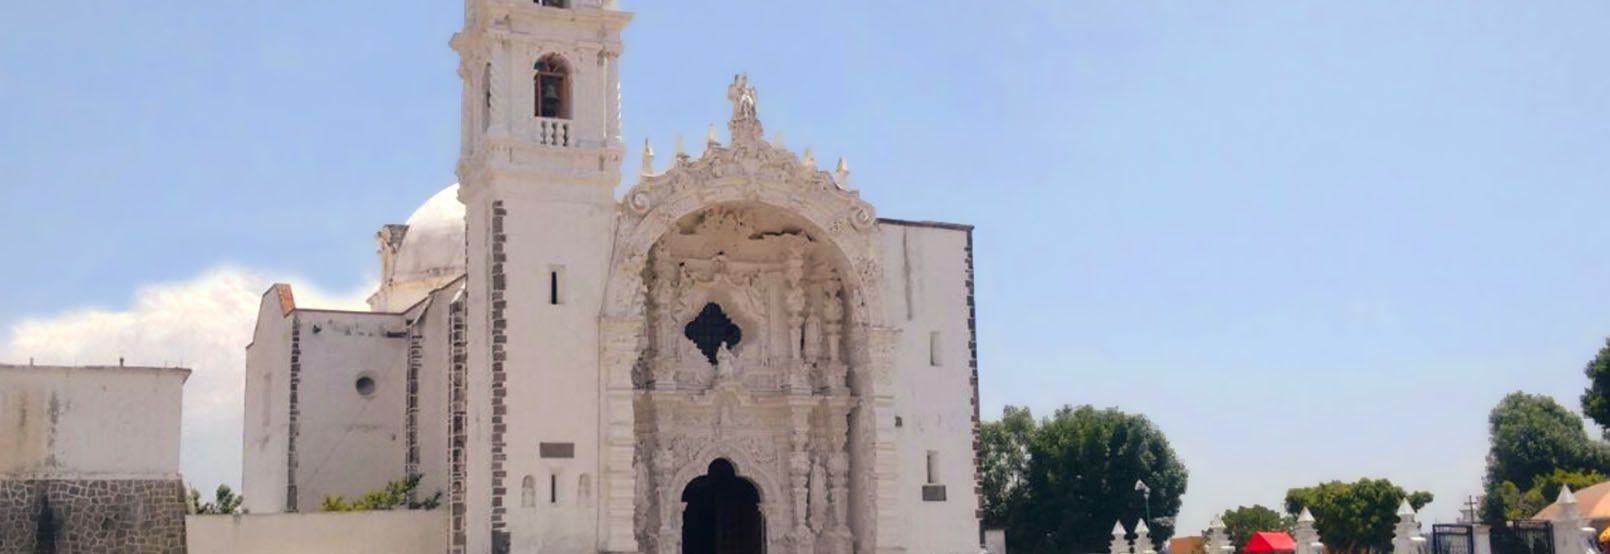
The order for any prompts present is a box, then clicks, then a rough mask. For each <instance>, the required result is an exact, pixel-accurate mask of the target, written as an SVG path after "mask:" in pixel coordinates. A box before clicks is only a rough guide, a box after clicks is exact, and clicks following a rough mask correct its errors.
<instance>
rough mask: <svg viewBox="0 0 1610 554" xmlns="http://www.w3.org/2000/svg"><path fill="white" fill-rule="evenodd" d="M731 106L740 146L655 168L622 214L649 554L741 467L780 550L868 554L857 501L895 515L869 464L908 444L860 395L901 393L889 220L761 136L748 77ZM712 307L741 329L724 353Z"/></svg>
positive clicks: (617, 371)
mask: <svg viewBox="0 0 1610 554" xmlns="http://www.w3.org/2000/svg"><path fill="white" fill-rule="evenodd" d="M728 99H729V100H730V101H731V102H732V103H733V118H732V120H731V121H729V122H728V129H729V131H730V132H731V137H732V139H731V144H729V145H722V144H720V143H719V142H717V141H716V140H715V139H714V138H711V139H709V140H707V143H708V144H707V147H706V149H705V152H704V153H703V154H702V155H701V156H700V157H698V158H692V157H689V156H687V155H685V154H684V155H678V156H676V157H675V158H674V161H673V162H672V165H671V167H670V168H669V169H667V170H666V171H665V172H664V173H662V174H659V175H654V174H651V172H652V162H651V161H648V160H651V158H648V157H647V156H648V154H645V160H646V161H645V163H644V166H645V171H644V172H643V174H642V175H641V176H640V180H639V182H638V184H637V185H636V186H635V187H633V188H632V189H631V190H630V191H628V192H627V193H626V194H625V196H624V197H623V200H622V201H621V204H620V207H619V212H618V215H617V225H616V236H615V255H614V260H613V263H612V267H611V274H610V277H609V281H608V283H607V285H606V296H605V303H604V308H603V315H604V317H605V318H606V319H610V320H613V321H618V322H620V325H618V326H615V327H610V328H609V329H608V330H607V333H609V337H606V341H605V342H606V344H609V345H614V346H610V347H609V348H608V349H607V350H606V354H608V356H606V359H605V368H604V371H605V372H606V373H607V374H608V375H607V376H606V379H608V380H609V382H611V383H617V382H623V381H624V382H627V383H629V387H630V394H631V400H630V403H631V406H630V407H629V410H624V411H622V412H615V413H627V414H631V415H628V416H627V418H628V419H629V420H630V421H627V422H625V423H622V422H619V421H617V420H612V422H611V425H612V427H620V426H622V425H625V426H626V427H627V428H629V430H628V431H627V432H630V433H632V434H633V435H634V436H635V439H636V440H635V444H636V448H635V450H634V453H635V454H634V456H633V459H632V464H633V465H634V467H635V469H636V472H635V475H637V479H638V480H637V485H638V487H640V490H643V491H644V492H643V493H642V494H640V495H639V496H638V497H639V498H647V499H651V500H650V502H651V503H652V505H646V506H645V505H638V506H635V508H636V509H635V511H634V512H633V513H632V516H631V517H632V518H633V521H632V522H631V523H632V527H631V528H632V529H633V530H634V532H635V536H636V538H637V540H638V543H639V545H640V546H641V548H642V549H643V551H644V552H645V554H675V553H677V552H678V550H679V548H680V540H681V524H682V521H681V518H682V509H683V508H684V506H683V504H682V503H681V500H680V498H681V496H680V495H681V493H682V490H683V488H684V487H686V485H687V483H688V482H690V481H691V480H692V479H693V478H695V477H697V476H699V475H702V474H704V472H705V471H706V468H707V467H708V465H709V464H710V463H711V462H712V461H713V460H715V459H717V458H726V459H728V460H729V461H731V462H732V463H733V465H734V467H735V468H736V469H737V471H738V474H739V476H741V477H743V478H745V479H748V480H750V481H751V482H752V483H754V484H755V486H756V488H757V489H758V490H759V491H760V493H761V510H762V513H763V517H764V518H765V522H766V523H765V529H766V540H767V543H768V544H767V549H768V550H769V551H772V552H775V553H778V554H782V553H788V554H850V552H851V550H852V545H853V544H854V542H855V541H856V540H857V539H855V537H853V536H852V532H851V528H850V526H849V520H848V516H847V514H848V513H849V506H850V505H851V503H858V505H863V506H867V505H879V504H878V503H880V502H888V505H889V506H893V504H892V501H890V500H885V499H883V498H882V497H881V496H878V495H880V494H881V493H880V492H878V491H877V490H875V489H874V488H871V487H869V485H868V483H871V482H873V481H872V480H871V476H870V475H869V474H868V473H867V472H868V471H870V469H868V468H870V467H871V466H870V465H868V464H865V463H864V461H865V460H866V459H867V458H866V457H867V456H869V455H870V454H869V453H870V452H875V451H876V448H879V447H878V445H882V444H885V443H886V442H887V441H890V440H892V438H891V437H882V436H875V435H870V434H868V433H867V432H864V431H861V432H856V433H855V434H852V432H851V429H850V424H849V422H848V421H849V420H848V415H849V413H850V412H851V410H852V409H853V408H855V407H857V406H862V405H864V403H865V401H866V398H857V397H865V396H868V395H872V396H877V395H887V394H888V390H887V386H888V384H889V383H890V381H891V379H890V376H892V371H893V368H892V363H893V359H892V348H893V344H894V341H893V335H892V333H893V330H892V329H890V328H888V327H886V317H887V315H886V313H885V310H884V306H883V300H882V295H881V292H880V291H881V286H880V281H879V280H880V279H881V278H882V275H883V268H882V265H881V264H882V261H881V260H882V257H881V254H880V252H879V248H880V246H879V245H880V242H879V237H878V231H877V217H876V213H875V211H874V210H873V208H872V206H870V205H868V204H867V203H866V202H864V201H862V200H861V199H860V197H859V194H858V193H856V192H854V191H850V190H846V189H845V188H843V187H841V186H840V183H839V181H838V180H837V179H836V178H835V176H834V174H832V173H830V172H826V171H820V170H818V169H817V168H816V167H815V164H814V161H811V162H806V161H802V160H801V159H800V158H799V157H798V156H796V155H795V154H794V153H792V152H790V151H788V150H786V149H784V148H782V147H781V145H775V146H774V145H772V144H770V143H767V142H765V141H764V140H763V139H762V138H761V137H762V128H761V124H760V121H759V118H758V115H757V112H756V105H757V100H758V94H757V93H756V92H755V90H754V87H752V86H750V85H749V83H748V80H747V78H746V77H744V76H742V75H740V76H738V77H736V78H735V79H734V81H733V83H732V85H731V86H729V87H728ZM708 304H715V305H716V306H717V307H718V308H719V310H720V313H721V314H723V315H724V316H725V317H726V318H727V319H729V320H730V322H731V324H732V325H734V326H736V327H737V328H738V329H739V331H741V332H740V333H738V334H737V337H736V339H735V340H730V341H723V342H721V343H719V345H717V346H716V347H715V349H714V353H713V354H712V355H710V356H707V355H706V352H710V351H709V350H706V351H701V350H700V346H699V345H700V344H703V345H705V346H706V348H708V347H709V346H710V345H711V344H713V341H711V340H708V335H703V337H705V338H704V342H702V343H695V341H694V340H693V339H691V338H690V336H689V333H690V331H689V330H688V325H689V324H690V323H691V322H692V321H693V320H694V319H695V318H696V317H698V316H699V315H700V313H701V312H702V311H703V310H705V308H706V306H707V305H708ZM633 322H638V323H640V325H641V327H640V329H641V331H640V333H641V338H642V340H641V341H638V342H635V343H632V344H636V345H637V348H636V351H635V353H632V352H628V351H626V350H625V348H624V347H625V346H626V345H627V344H628V341H629V340H631V339H633V338H635V336H636V335H633V334H632V333H631V332H630V331H629V330H628V329H627V328H626V325H630V324H631V323H633ZM616 335H619V337H615V336H616ZM610 337H614V338H610ZM634 354H635V357H633V356H634ZM712 358H713V359H712ZM880 364H881V365H880ZM852 376H865V377H864V378H854V379H852ZM852 381H855V382H856V383H858V385H857V386H858V387H860V388H857V389H854V392H853V393H852V389H851V386H850V385H851V382H852ZM869 384H870V385H872V386H870V387H869V386H867V385H869ZM880 387H882V388H881V389H880ZM852 436H853V437H856V438H855V439H854V440H852ZM852 456H859V458H857V459H858V460H863V462H858V464H861V465H859V466H857V467H858V468H859V469H857V470H855V472H852V469H851V468H852V464H851V463H850V460H851V458H852ZM612 463H613V462H612ZM852 473H855V474H854V475H852ZM644 489H646V490H644ZM852 491H853V492H852ZM601 492H602V491H601ZM874 497H876V499H875V500H865V499H866V498H874ZM863 509H864V508H863ZM612 521H614V520H612ZM612 525H613V523H612ZM865 540H866V541H868V542H867V543H866V544H871V542H870V541H871V539H870V537H868V538H865Z"/></svg>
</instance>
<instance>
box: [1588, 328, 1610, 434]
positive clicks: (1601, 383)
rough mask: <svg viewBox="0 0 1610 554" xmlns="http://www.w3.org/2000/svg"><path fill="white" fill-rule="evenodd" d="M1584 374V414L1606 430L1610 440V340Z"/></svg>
mask: <svg viewBox="0 0 1610 554" xmlns="http://www.w3.org/2000/svg"><path fill="white" fill-rule="evenodd" d="M1582 372H1583V373H1586V374H1588V389H1587V390H1585V391H1582V414H1583V415H1586V416H1588V419H1591V420H1593V422H1594V423H1598V424H1599V426H1600V427H1602V428H1604V429H1605V435H1606V438H1610V338H1605V339H1604V347H1603V348H1600V349H1599V354H1598V355H1597V356H1594V357H1593V361H1590V362H1588V366H1587V367H1585V368H1583V369H1582Z"/></svg>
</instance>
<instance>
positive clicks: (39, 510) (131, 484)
mask: <svg viewBox="0 0 1610 554" xmlns="http://www.w3.org/2000/svg"><path fill="white" fill-rule="evenodd" d="M184 514H185V508H184V484H183V483H182V482H181V481H179V480H177V479H137V480H136V479H127V480H122V479H120V480H79V479H27V480H16V479H11V480H5V479H0V552H4V553H7V554H10V553H13V552H15V553H19V554H20V553H37V552H51V553H55V552H62V553H69V552H70V553H102V552H104V553H114V552H115V553H119V554H121V553H134V554H175V553H177V554H183V553H184V552H185V529H184Z"/></svg>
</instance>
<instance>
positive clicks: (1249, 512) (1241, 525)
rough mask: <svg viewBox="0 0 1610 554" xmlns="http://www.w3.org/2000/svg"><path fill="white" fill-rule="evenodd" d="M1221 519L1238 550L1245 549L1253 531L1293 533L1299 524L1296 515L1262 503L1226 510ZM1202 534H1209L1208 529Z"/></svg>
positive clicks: (1231, 541)
mask: <svg viewBox="0 0 1610 554" xmlns="http://www.w3.org/2000/svg"><path fill="white" fill-rule="evenodd" d="M1221 519H1222V520H1223V521H1224V531H1225V532H1226V533H1229V535H1230V543H1231V544H1234V545H1235V551H1236V552H1243V551H1244V550H1243V549H1245V548H1246V547H1247V541H1249V540H1252V534H1253V533H1257V532H1259V531H1280V532H1282V533H1291V530H1292V527H1293V526H1295V525H1296V524H1297V518H1296V517H1294V516H1290V515H1285V514H1281V513H1280V512H1276V511H1274V510H1271V509H1269V508H1266V507H1264V506H1263V505H1261V504H1259V505H1253V506H1251V507H1248V506H1241V507H1238V508H1236V509H1234V510H1225V511H1224V515H1223V516H1221ZM1202 536H1204V537H1206V536H1208V533H1207V531H1203V532H1202Z"/></svg>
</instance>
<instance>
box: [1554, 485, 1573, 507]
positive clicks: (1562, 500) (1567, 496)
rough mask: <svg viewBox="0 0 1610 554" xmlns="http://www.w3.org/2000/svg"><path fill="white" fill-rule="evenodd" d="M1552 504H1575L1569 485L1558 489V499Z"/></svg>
mask: <svg viewBox="0 0 1610 554" xmlns="http://www.w3.org/2000/svg"><path fill="white" fill-rule="evenodd" d="M1554 502H1556V503H1559V504H1576V495H1575V494H1572V493H1571V486H1570V485H1564V486H1561V487H1560V497H1559V498H1558V499H1556V500H1555V501H1554Z"/></svg>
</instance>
